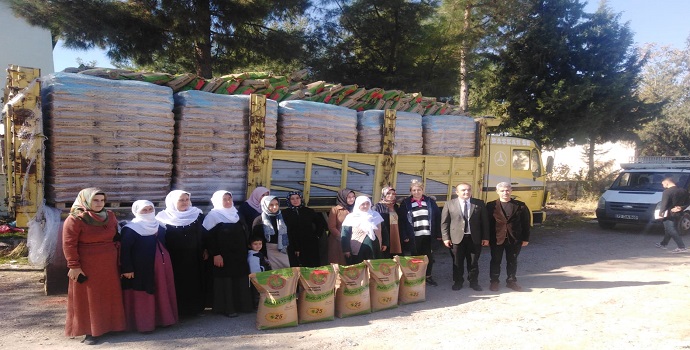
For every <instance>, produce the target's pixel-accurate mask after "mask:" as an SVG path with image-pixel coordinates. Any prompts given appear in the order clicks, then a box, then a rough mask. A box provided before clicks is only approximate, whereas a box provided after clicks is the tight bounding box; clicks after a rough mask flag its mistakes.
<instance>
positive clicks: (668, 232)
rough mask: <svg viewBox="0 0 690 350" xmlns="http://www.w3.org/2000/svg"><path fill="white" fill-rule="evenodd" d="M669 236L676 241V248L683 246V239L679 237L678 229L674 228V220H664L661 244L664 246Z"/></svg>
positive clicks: (682, 247)
mask: <svg viewBox="0 0 690 350" xmlns="http://www.w3.org/2000/svg"><path fill="white" fill-rule="evenodd" d="M671 238H673V241H674V242H676V245H677V246H678V248H680V249H684V248H685V243H683V240H682V239H681V238H680V234H678V230H677V229H676V222H675V221H674V220H664V239H663V240H661V245H663V246H666V245H667V244H668V242H669V241H670V240H671Z"/></svg>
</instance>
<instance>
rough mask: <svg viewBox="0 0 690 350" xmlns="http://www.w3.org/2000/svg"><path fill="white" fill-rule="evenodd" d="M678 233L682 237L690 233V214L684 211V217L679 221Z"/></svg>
mask: <svg viewBox="0 0 690 350" xmlns="http://www.w3.org/2000/svg"><path fill="white" fill-rule="evenodd" d="M678 233H680V235H681V236H684V235H687V234H688V233H690V212H687V211H684V212H683V216H681V217H680V220H678Z"/></svg>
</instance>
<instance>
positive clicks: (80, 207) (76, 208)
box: [69, 187, 108, 226]
mask: <svg viewBox="0 0 690 350" xmlns="http://www.w3.org/2000/svg"><path fill="white" fill-rule="evenodd" d="M99 194H101V195H103V197H104V198H105V197H106V196H105V193H103V191H101V189H100V188H96V187H89V188H85V189H83V190H81V191H79V194H78V195H77V199H75V200H74V204H72V208H70V211H69V214H70V215H72V216H74V217H76V218H79V219H80V220H82V221H84V222H85V223H87V224H89V225H94V226H105V225H106V224H108V212H107V211H106V210H105V208H104V209H101V210H100V211H98V212H95V211H93V209H91V202H92V201H93V197H95V196H96V195H99Z"/></svg>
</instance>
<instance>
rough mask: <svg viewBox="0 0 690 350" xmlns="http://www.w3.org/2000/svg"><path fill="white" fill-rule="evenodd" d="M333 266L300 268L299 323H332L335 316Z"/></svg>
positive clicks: (334, 276)
mask: <svg viewBox="0 0 690 350" xmlns="http://www.w3.org/2000/svg"><path fill="white" fill-rule="evenodd" d="M336 278H337V275H336V273H335V269H334V268H333V265H326V266H321V267H315V268H310V267H301V268H300V276H299V285H300V286H301V288H300V292H299V297H298V298H297V313H298V315H299V323H311V322H318V321H332V320H333V318H334V315H335V280H336Z"/></svg>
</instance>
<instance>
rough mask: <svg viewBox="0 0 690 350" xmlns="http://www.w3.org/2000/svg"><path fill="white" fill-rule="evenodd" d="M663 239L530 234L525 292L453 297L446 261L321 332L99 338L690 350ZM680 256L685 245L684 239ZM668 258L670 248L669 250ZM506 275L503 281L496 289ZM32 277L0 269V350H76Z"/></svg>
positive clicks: (565, 231)
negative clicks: (422, 291) (418, 291)
mask: <svg viewBox="0 0 690 350" xmlns="http://www.w3.org/2000/svg"><path fill="white" fill-rule="evenodd" d="M662 234H663V231H662V229H661V227H654V228H652V229H650V230H647V231H645V230H642V229H640V228H636V227H618V228H617V229H616V230H613V231H604V230H601V229H600V228H599V227H597V225H596V224H595V223H592V224H587V225H585V226H584V227H580V228H561V229H554V228H544V227H538V228H535V229H534V232H533V234H532V239H531V242H530V244H529V246H527V247H526V248H525V249H523V251H522V253H521V255H520V257H519V267H518V280H519V282H520V284H522V285H523V287H525V291H524V292H521V293H518V292H513V291H510V290H508V289H506V288H505V287H503V284H502V289H501V290H500V291H499V292H490V291H488V284H489V281H488V262H489V254H488V250H487V249H485V250H484V251H483V254H482V259H481V262H480V283H481V285H482V286H483V287H484V290H485V291H483V292H475V291H473V290H471V289H469V288H467V287H465V288H463V289H462V290H460V291H453V290H451V288H450V287H451V284H452V281H451V273H450V270H451V264H450V257H449V255H448V253H447V251H446V250H445V249H444V250H441V251H438V252H437V253H436V255H435V256H436V261H437V264H436V265H435V267H434V270H435V272H434V275H435V278H436V280H437V281H438V282H439V284H440V285H439V286H438V287H428V288H427V301H426V302H424V303H420V304H413V305H405V306H401V307H399V308H397V309H393V310H387V311H381V312H377V313H373V314H370V315H364V316H355V317H351V318H345V319H337V318H336V319H335V320H334V321H331V322H322V323H314V324H308V325H300V326H298V327H293V328H285V329H280V330H272V331H258V330H256V328H255V324H254V320H255V315H254V314H244V315H240V317H238V318H234V319H228V318H225V317H220V316H216V315H212V314H208V315H206V316H204V317H199V318H196V319H192V320H187V321H185V322H184V323H182V324H179V325H176V326H173V327H170V328H166V329H158V330H156V331H155V332H154V333H152V334H137V333H121V334H113V335H108V336H105V337H104V339H103V343H102V344H100V345H97V346H96V347H97V348H112V349H128V350H135V349H169V348H195V349H220V348H238V349H269V348H276V349H314V348H318V349H324V350H325V349H341V348H358V349H392V348H395V349H459V348H481V349H690V266H689V265H690V254H678V255H674V254H670V253H668V252H667V251H665V250H661V249H658V248H655V247H654V245H653V244H654V243H655V242H658V241H659V240H660V239H661V236H662ZM685 241H686V242H687V243H688V244H690V237H685ZM669 247H673V248H675V245H674V244H673V243H671V244H670V245H669ZM504 277H505V275H502V278H504ZM40 278H41V275H40V273H38V272H26V271H23V272H21V271H18V270H17V269H15V268H13V267H11V266H9V265H4V266H0V293H2V296H3V297H2V298H1V299H0V310H1V311H0V312H1V313H2V319H0V344H2V345H0V347H2V348H7V349H36V348H49V349H72V348H74V347H82V346H83V347H86V345H82V344H80V343H79V340H80V339H69V338H66V337H64V335H63V327H64V315H65V296H53V297H46V296H44V295H43V293H42V284H40V283H39V279H40Z"/></svg>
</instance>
